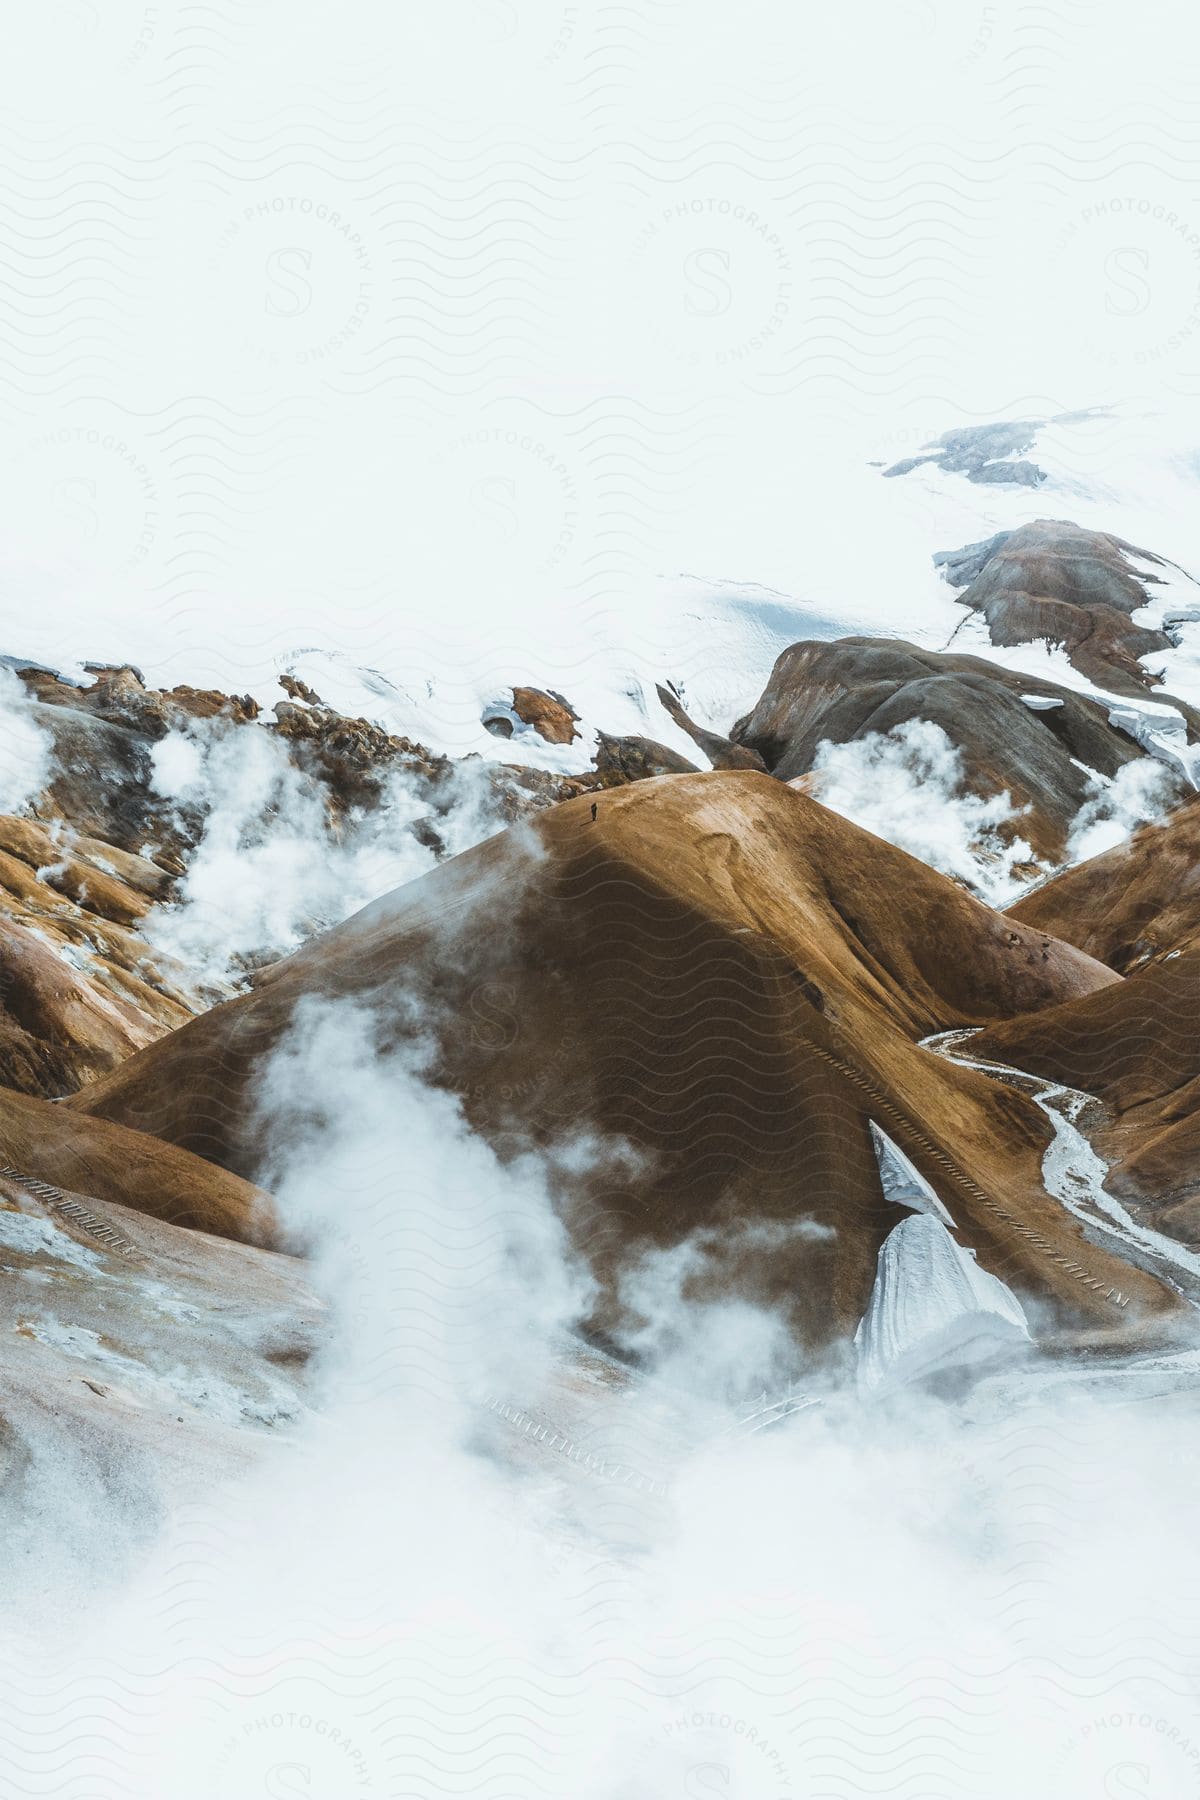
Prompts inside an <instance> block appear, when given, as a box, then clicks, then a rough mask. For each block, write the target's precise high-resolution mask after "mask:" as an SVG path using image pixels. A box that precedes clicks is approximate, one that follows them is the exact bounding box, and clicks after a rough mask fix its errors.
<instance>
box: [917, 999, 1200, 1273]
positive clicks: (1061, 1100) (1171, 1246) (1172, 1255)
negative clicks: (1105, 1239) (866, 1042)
mask: <svg viewBox="0 0 1200 1800" xmlns="http://www.w3.org/2000/svg"><path fill="white" fill-rule="evenodd" d="M975 1030H976V1028H975V1027H970V1028H968V1029H967V1030H965V1031H962V1030H958V1031H943V1032H939V1033H938V1034H937V1035H936V1036H934V1037H929V1038H926V1039H925V1040H924V1042H923V1043H922V1045H921V1048H922V1049H923V1050H932V1051H934V1052H935V1053H936V1054H937V1055H938V1056H944V1057H945V1058H946V1060H947V1061H948V1062H953V1063H958V1064H959V1065H960V1066H961V1067H962V1068H964V1069H978V1070H979V1071H980V1072H981V1073H982V1074H984V1075H995V1076H998V1077H1000V1078H1002V1079H1003V1080H1005V1081H1008V1082H1011V1083H1013V1084H1015V1085H1016V1086H1019V1087H1021V1088H1023V1089H1024V1090H1025V1092H1027V1093H1028V1095H1029V1097H1030V1099H1031V1100H1032V1101H1033V1102H1034V1104H1035V1106H1038V1107H1040V1108H1041V1110H1042V1112H1044V1113H1045V1115H1046V1117H1047V1118H1048V1119H1049V1121H1050V1124H1051V1127H1052V1129H1053V1131H1054V1138H1053V1141H1052V1142H1051V1144H1050V1147H1049V1148H1048V1150H1047V1151H1046V1154H1045V1156H1044V1157H1043V1158H1042V1181H1043V1184H1044V1185H1045V1189H1046V1192H1047V1193H1048V1194H1050V1195H1052V1196H1053V1197H1054V1199H1056V1200H1060V1201H1061V1202H1062V1204H1063V1205H1064V1206H1065V1207H1066V1209H1067V1211H1068V1212H1069V1213H1072V1214H1074V1216H1075V1218H1077V1219H1079V1220H1080V1221H1081V1222H1082V1223H1083V1224H1084V1225H1088V1226H1090V1227H1092V1228H1093V1229H1095V1230H1098V1231H1102V1232H1104V1233H1105V1234H1106V1235H1107V1236H1109V1237H1113V1238H1116V1239H1117V1241H1118V1242H1119V1243H1120V1244H1121V1245H1122V1246H1123V1248H1124V1249H1126V1250H1127V1251H1132V1252H1133V1253H1134V1256H1133V1260H1135V1261H1136V1262H1138V1263H1139V1264H1141V1263H1145V1262H1147V1261H1148V1262H1149V1264H1150V1266H1151V1267H1152V1268H1154V1269H1155V1271H1156V1272H1157V1273H1158V1274H1159V1275H1160V1276H1162V1278H1163V1279H1164V1280H1165V1281H1167V1282H1169V1283H1170V1285H1171V1286H1172V1287H1173V1288H1174V1289H1175V1290H1176V1292H1177V1293H1181V1294H1183V1296H1184V1298H1185V1299H1188V1300H1191V1301H1192V1302H1193V1303H1195V1302H1196V1301H1197V1299H1200V1290H1198V1289H1197V1286H1196V1280H1197V1277H1200V1255H1197V1254H1196V1252H1195V1251H1192V1250H1188V1249H1186V1248H1185V1247H1184V1245H1182V1244H1179V1243H1176V1242H1175V1240H1174V1239H1173V1238H1169V1237H1165V1236H1164V1235H1163V1234H1162V1232H1159V1231H1152V1230H1151V1229H1150V1227H1149V1226H1146V1225H1139V1224H1138V1223H1137V1221H1136V1220H1135V1219H1133V1218H1132V1217H1131V1215H1130V1214H1129V1213H1128V1212H1127V1211H1126V1209H1125V1208H1124V1207H1123V1206H1122V1205H1121V1202H1120V1201H1119V1200H1116V1199H1114V1198H1113V1196H1112V1195H1111V1194H1110V1193H1108V1192H1107V1190H1106V1189H1105V1186H1104V1180H1105V1177H1106V1176H1107V1174H1108V1164H1107V1163H1106V1162H1105V1161H1104V1160H1103V1158H1102V1157H1099V1156H1097V1154H1096V1152H1095V1151H1094V1150H1093V1149H1092V1146H1091V1144H1089V1142H1088V1140H1087V1138H1086V1137H1084V1135H1083V1133H1082V1131H1080V1129H1079V1126H1078V1125H1077V1123H1076V1120H1077V1119H1078V1118H1079V1116H1080V1114H1081V1113H1082V1112H1083V1110H1084V1108H1085V1107H1086V1106H1090V1105H1092V1104H1093V1103H1094V1101H1095V1096H1094V1095H1093V1094H1085V1093H1083V1092H1081V1091H1080V1090H1079V1089H1078V1088H1069V1087H1062V1086H1060V1085H1059V1084H1058V1083H1057V1082H1053V1081H1045V1080H1043V1079H1042V1078H1041V1076H1038V1075H1029V1074H1027V1073H1026V1072H1025V1071H1024V1070H1022V1069H1013V1068H1010V1067H1009V1066H1008V1064H1007V1063H997V1062H985V1061H983V1060H981V1059H979V1058H976V1057H970V1056H961V1055H959V1054H958V1051H959V1049H960V1048H961V1046H962V1045H964V1044H965V1043H966V1042H967V1040H968V1039H969V1038H972V1037H974V1036H975Z"/></svg>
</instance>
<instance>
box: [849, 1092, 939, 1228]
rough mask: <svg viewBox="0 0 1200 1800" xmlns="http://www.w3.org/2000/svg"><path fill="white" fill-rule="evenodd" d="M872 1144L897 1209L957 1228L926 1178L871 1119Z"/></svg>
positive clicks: (885, 1188)
mask: <svg viewBox="0 0 1200 1800" xmlns="http://www.w3.org/2000/svg"><path fill="white" fill-rule="evenodd" d="M870 1124H871V1142H872V1144H873V1145H874V1146H875V1161H876V1162H877V1163H878V1165H879V1180H880V1184H881V1186H882V1188H883V1192H884V1197H885V1198H886V1199H888V1200H891V1201H892V1202H893V1204H894V1205H896V1206H907V1207H911V1208H912V1210H913V1211H914V1212H920V1213H930V1214H932V1215H933V1217H934V1218H936V1219H940V1220H941V1221H942V1223H943V1225H949V1226H951V1227H952V1228H953V1225H954V1220H953V1219H952V1218H951V1216H950V1214H949V1213H948V1212H947V1211H946V1208H945V1207H944V1206H943V1205H942V1202H941V1201H940V1200H939V1199H938V1197H937V1195H936V1194H935V1193H934V1191H933V1189H932V1188H931V1187H930V1185H929V1183H928V1182H927V1181H926V1179H925V1177H924V1176H923V1175H922V1174H921V1173H920V1171H919V1170H917V1169H915V1168H914V1167H913V1165H912V1163H910V1162H909V1160H908V1158H907V1156H905V1154H904V1152H903V1150H901V1149H900V1147H899V1145H898V1144H894V1143H893V1142H892V1140H891V1138H890V1137H889V1136H888V1135H887V1132H886V1131H881V1130H880V1128H879V1126H878V1125H877V1124H876V1123H875V1121H874V1119H872V1120H871V1122H870Z"/></svg>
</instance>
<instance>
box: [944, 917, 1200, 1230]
mask: <svg viewBox="0 0 1200 1800" xmlns="http://www.w3.org/2000/svg"><path fill="white" fill-rule="evenodd" d="M972 1049H973V1050H976V1049H977V1050H978V1052H979V1054H980V1055H983V1056H986V1057H991V1058H994V1059H995V1060H997V1061H1000V1062H1006V1063H1011V1064H1014V1065H1015V1066H1016V1067H1018V1068H1021V1069H1024V1070H1027V1071H1028V1072H1029V1073H1031V1074H1035V1075H1044V1076H1046V1077H1047V1078H1048V1079H1050V1080H1052V1081H1060V1082H1064V1083H1066V1085H1067V1086H1069V1087H1074V1088H1080V1089H1082V1090H1083V1091H1084V1092H1085V1093H1088V1094H1094V1095H1096V1096H1097V1097H1098V1098H1099V1099H1100V1100H1101V1101H1102V1102H1103V1104H1104V1108H1105V1112H1104V1115H1103V1116H1101V1117H1098V1118H1096V1119H1093V1120H1091V1121H1089V1135H1090V1137H1091V1138H1092V1140H1093V1141H1094V1142H1095V1144H1096V1146H1097V1148H1098V1149H1099V1150H1100V1152H1101V1154H1102V1155H1104V1156H1105V1157H1106V1158H1108V1159H1111V1160H1112V1162H1113V1167H1112V1171H1111V1173H1110V1175H1109V1176H1108V1179H1107V1183H1106V1185H1107V1186H1108V1187H1109V1188H1110V1189H1111V1190H1112V1191H1113V1192H1114V1193H1116V1194H1118V1195H1120V1196H1122V1197H1124V1198H1126V1199H1129V1200H1131V1201H1133V1202H1135V1203H1136V1204H1137V1205H1138V1207H1139V1208H1140V1209H1142V1210H1144V1211H1145V1215H1146V1217H1147V1219H1148V1220H1149V1222H1151V1223H1153V1224H1156V1225H1158V1226H1159V1227H1160V1228H1161V1229H1162V1230H1165V1231H1169V1232H1171V1233H1172V1234H1173V1235H1174V1236H1177V1237H1181V1238H1184V1239H1186V1240H1187V1241H1188V1242H1189V1243H1194V1244H1200V948H1193V949H1191V950H1188V951H1185V952H1184V953H1183V954H1172V955H1169V956H1168V957H1166V958H1165V959H1164V960H1162V961H1160V962H1156V963H1154V964H1153V965H1151V966H1149V967H1147V968H1145V969H1142V970H1140V971H1139V972H1138V973H1137V974H1136V975H1133V976H1131V977H1130V979H1129V980H1128V981H1123V982H1121V983H1120V984H1119V985H1117V986H1115V987H1110V988H1104V989H1100V990H1097V991H1096V992H1095V993H1092V994H1088V995H1084V996H1081V997H1080V998H1078V999H1075V1000H1070V1001H1067V1002H1065V1003H1063V1004H1062V1005H1059V1006H1053V1007H1049V1008H1047V1009H1046V1010H1045V1011H1044V1012H1040V1013H1037V1014H1036V1015H1034V1016H1032V1017H1028V1018H1019V1019H1012V1020H1010V1021H1007V1022H1004V1023H998V1024H995V1025H992V1026H989V1027H988V1029H987V1030H986V1031H985V1032H983V1033H982V1034H981V1035H980V1036H979V1037H978V1038H977V1039H975V1040H974V1042H973V1044H972Z"/></svg>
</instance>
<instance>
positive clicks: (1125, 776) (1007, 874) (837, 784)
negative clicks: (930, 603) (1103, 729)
mask: <svg viewBox="0 0 1200 1800" xmlns="http://www.w3.org/2000/svg"><path fill="white" fill-rule="evenodd" d="M813 776H814V790H813V791H814V793H815V794H816V797H817V799H818V800H820V801H821V803H822V805H823V806H828V807H829V808H830V809H831V810H832V811H833V812H836V813H840V814H841V815H842V817H843V818H845V819H850V820H852V821H853V823H854V824H856V825H861V826H862V827H863V828H864V829H865V830H867V831H872V832H874V833H875V835H876V837H881V838H886V839H887V841H888V843H890V844H896V845H898V846H899V848H900V849H901V850H907V851H908V853H909V855H910V856H916V857H918V858H919V859H920V860H921V861H922V862H924V863H928V864H929V866H930V867H931V868H934V869H940V870H941V872H942V874H943V875H950V876H953V877H954V878H955V880H958V881H962V882H964V883H965V884H966V885H967V886H968V887H969V888H970V889H971V891H972V892H973V893H974V894H977V895H978V897H979V898H980V899H981V900H986V901H987V903H988V905H989V906H996V907H1003V906H1006V905H1008V904H1009V903H1010V902H1011V901H1013V900H1015V899H1017V898H1019V896H1020V895H1021V894H1022V893H1023V892H1024V891H1025V889H1026V888H1027V886H1028V884H1029V880H1030V878H1031V877H1032V876H1033V875H1035V874H1037V873H1039V872H1040V873H1043V874H1048V873H1049V872H1050V871H1049V870H1048V869H1046V868H1045V867H1044V865H1042V864H1041V863H1039V862H1038V860H1037V858H1036V857H1035V856H1034V853H1033V850H1032V849H1031V847H1030V845H1029V844H1028V842H1027V841H1026V840H1025V839H1024V838H1022V837H1020V836H1019V835H1017V833H1016V832H1015V831H1014V830H1013V829H1012V826H1013V823H1014V821H1016V820H1019V819H1020V816H1021V814H1020V810H1019V809H1018V808H1017V807H1015V806H1014V805H1013V803H1012V799H1011V797H1010V796H1009V794H1007V793H1001V794H996V795H992V796H989V797H987V798H985V797H983V796H981V795H979V794H975V793H973V792H972V791H971V790H970V788H968V787H967V785H966V778H965V773H964V769H963V758H962V752H961V750H959V748H958V746H957V745H956V744H954V743H952V742H951V740H950V738H949V737H948V736H947V734H946V732H945V731H944V730H943V729H942V727H941V726H940V725H935V724H933V723H932V721H931V720H928V719H909V720H907V721H906V722H905V723H904V724H903V725H896V726H894V727H893V728H892V730H891V731H888V732H876V731H872V732H868V733H867V734H866V735H865V736H863V737H861V738H854V739H851V741H850V742H849V743H846V744H835V743H831V742H828V741H827V742H825V743H823V744H820V745H818V747H817V754H816V758H815V760H814V763H813ZM1091 780H1092V787H1093V793H1092V795H1091V797H1090V798H1089V799H1087V800H1086V801H1085V802H1084V804H1083V805H1082V806H1081V807H1080V809H1079V812H1078V814H1077V816H1076V818H1075V822H1074V824H1073V825H1072V828H1071V833H1070V836H1069V839H1068V842H1067V854H1066V859H1065V860H1066V861H1067V862H1083V861H1085V860H1086V859H1087V858H1088V857H1091V856H1098V855H1100V854H1101V852H1102V851H1105V850H1111V849H1112V848H1113V847H1114V845H1116V844H1120V843H1123V842H1124V840H1125V839H1126V838H1127V837H1128V836H1129V835H1130V833H1131V832H1134V831H1136V830H1137V828H1138V827H1139V826H1140V825H1145V824H1148V823H1149V822H1150V821H1152V820H1154V819H1159V818H1161V817H1162V816H1163V815H1164V814H1165V813H1166V812H1167V811H1169V809H1170V807H1171V806H1172V805H1173V804H1175V802H1176V801H1178V799H1179V797H1180V781H1179V778H1178V776H1177V775H1176V773H1175V772H1174V771H1173V770H1172V769H1171V768H1169V767H1168V766H1167V765H1166V764H1165V763H1163V762H1160V761H1159V760H1158V759H1157V758H1155V757H1153V756H1143V757H1139V758H1137V759H1136V760H1135V761H1133V762H1128V763H1126V764H1125V765H1124V766H1123V767H1122V768H1120V769H1119V770H1118V771H1117V773H1116V775H1115V776H1113V777H1112V778H1111V779H1109V778H1108V777H1105V776H1103V775H1097V774H1093V775H1092V777H1091Z"/></svg>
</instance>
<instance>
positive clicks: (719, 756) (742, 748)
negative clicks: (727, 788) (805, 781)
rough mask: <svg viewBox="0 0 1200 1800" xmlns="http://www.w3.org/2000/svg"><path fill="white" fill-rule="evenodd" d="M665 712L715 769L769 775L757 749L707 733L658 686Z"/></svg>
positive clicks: (669, 690) (675, 698)
mask: <svg viewBox="0 0 1200 1800" xmlns="http://www.w3.org/2000/svg"><path fill="white" fill-rule="evenodd" d="M656 692H657V694H658V697H659V699H660V700H661V702H662V704H663V707H664V709H665V711H667V712H668V713H670V715H671V717H672V718H673V719H674V721H675V723H676V725H678V727H679V729H680V731H685V732H686V733H687V735H688V736H689V737H690V738H691V740H692V742H693V743H694V744H698V745H699V746H700V748H701V750H703V752H704V754H705V756H707V758H708V760H709V762H710V763H711V764H712V766H713V768H714V769H757V770H758V771H759V773H760V774H764V775H765V774H766V773H768V770H767V765H766V763H764V761H763V759H762V757H761V756H760V755H759V754H758V751H757V750H752V749H751V748H750V747H749V745H747V744H735V743H734V742H733V740H732V738H727V737H722V736H721V735H720V733H719V732H716V731H706V730H705V729H704V727H703V726H702V725H697V724H696V723H695V722H694V720H692V719H689V717H688V715H687V713H686V712H684V710H683V706H682V704H681V703H680V699H679V696H678V694H676V693H674V692H672V690H671V689H670V688H669V687H663V686H661V684H660V685H659V686H658V687H657V688H656Z"/></svg>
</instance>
